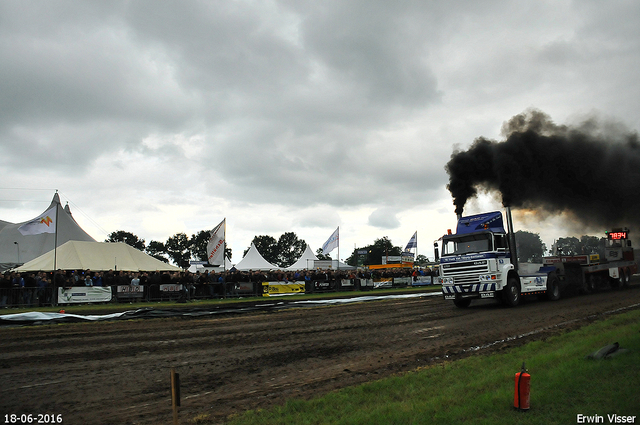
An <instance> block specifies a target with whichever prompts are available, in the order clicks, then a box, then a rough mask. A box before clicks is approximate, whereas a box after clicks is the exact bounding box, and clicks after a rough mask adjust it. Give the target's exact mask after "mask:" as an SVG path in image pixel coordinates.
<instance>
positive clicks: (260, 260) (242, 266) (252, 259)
mask: <svg viewBox="0 0 640 425" xmlns="http://www.w3.org/2000/svg"><path fill="white" fill-rule="evenodd" d="M236 269H238V270H277V269H279V267H278V266H274V265H273V264H271V263H270V262H268V261H267V260H265V259H264V257H263V256H262V255H260V253H259V252H258V248H256V246H255V245H254V243H253V242H251V247H250V248H249V251H247V255H245V256H244V258H243V259H242V260H240V262H239V263H238V264H236Z"/></svg>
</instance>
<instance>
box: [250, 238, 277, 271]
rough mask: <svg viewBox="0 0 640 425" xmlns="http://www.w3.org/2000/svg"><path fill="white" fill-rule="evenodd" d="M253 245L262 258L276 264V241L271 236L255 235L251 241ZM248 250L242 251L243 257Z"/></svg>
mask: <svg viewBox="0 0 640 425" xmlns="http://www.w3.org/2000/svg"><path fill="white" fill-rule="evenodd" d="M251 242H252V243H253V244H254V245H255V246H256V249H257V250H258V252H259V253H260V255H262V258H264V259H265V260H267V261H268V262H270V263H271V264H276V263H277V262H278V241H276V239H275V238H274V237H273V236H269V235H262V236H255V237H254V238H253V241H251ZM247 252H249V248H247V249H246V250H245V251H244V254H242V257H243V258H244V256H245V255H247Z"/></svg>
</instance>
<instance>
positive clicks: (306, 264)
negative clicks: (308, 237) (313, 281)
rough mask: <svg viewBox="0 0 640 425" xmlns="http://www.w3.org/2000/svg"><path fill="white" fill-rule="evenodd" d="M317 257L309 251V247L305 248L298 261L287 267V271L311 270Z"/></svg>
mask: <svg viewBox="0 0 640 425" xmlns="http://www.w3.org/2000/svg"><path fill="white" fill-rule="evenodd" d="M317 259H318V257H316V255H315V254H314V253H313V251H311V248H309V245H307V247H306V248H305V250H304V252H303V253H302V256H301V257H300V258H298V261H296V262H295V263H293V264H292V265H290V266H289V267H287V270H309V269H313V262H314V261H316V260H317Z"/></svg>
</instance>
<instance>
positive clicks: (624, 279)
mask: <svg viewBox="0 0 640 425" xmlns="http://www.w3.org/2000/svg"><path fill="white" fill-rule="evenodd" d="M630 277H631V276H629V272H628V271H627V270H620V286H622V287H623V288H626V287H627V286H629V278H630Z"/></svg>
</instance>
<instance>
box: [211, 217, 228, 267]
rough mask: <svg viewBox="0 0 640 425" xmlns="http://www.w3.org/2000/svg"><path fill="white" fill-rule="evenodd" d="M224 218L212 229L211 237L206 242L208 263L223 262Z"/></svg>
mask: <svg viewBox="0 0 640 425" xmlns="http://www.w3.org/2000/svg"><path fill="white" fill-rule="evenodd" d="M225 220H226V218H225V219H224V220H222V221H221V222H220V224H218V226H216V228H215V229H213V231H211V239H209V243H208V244H207V260H208V261H209V264H211V265H212V266H213V265H216V266H218V265H221V264H224V227H225V226H224V225H225V223H224V222H225Z"/></svg>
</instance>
